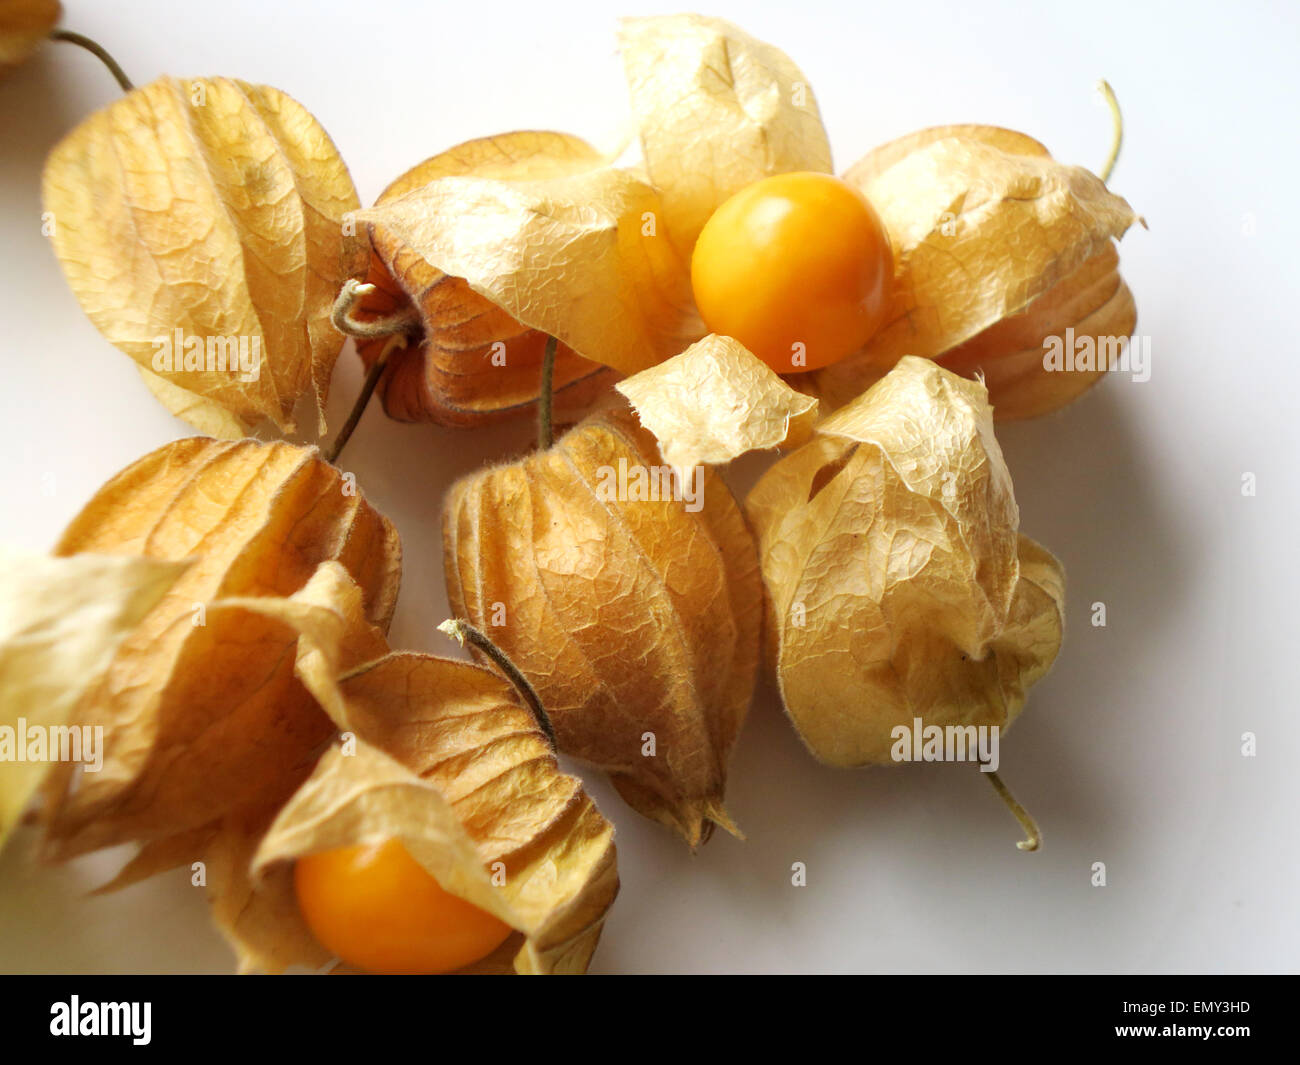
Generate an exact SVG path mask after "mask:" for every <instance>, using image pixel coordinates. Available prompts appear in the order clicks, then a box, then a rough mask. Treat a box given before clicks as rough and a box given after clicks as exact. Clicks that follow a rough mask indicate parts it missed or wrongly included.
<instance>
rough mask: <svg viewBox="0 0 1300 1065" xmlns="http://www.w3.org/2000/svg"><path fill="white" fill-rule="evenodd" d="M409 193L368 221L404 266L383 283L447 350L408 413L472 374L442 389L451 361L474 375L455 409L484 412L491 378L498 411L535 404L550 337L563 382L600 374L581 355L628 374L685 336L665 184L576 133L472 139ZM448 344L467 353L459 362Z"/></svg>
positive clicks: (375, 243)
mask: <svg viewBox="0 0 1300 1065" xmlns="http://www.w3.org/2000/svg"><path fill="white" fill-rule="evenodd" d="M448 156H450V158H448ZM421 178H423V179H424V180H423V181H422V183H420V184H418V185H417V184H415V183H416V182H417V181H418V180H420V179H421ZM396 191H397V193H398V194H396V195H391V194H386V197H385V199H384V200H383V201H382V202H380V203H379V204H377V205H376V206H374V207H372V208H368V209H367V210H364V211H361V212H359V213H358V216H357V217H358V219H359V221H360V223H361V225H362V226H364V228H365V232H366V234H367V235H368V237H369V240H370V246H371V249H372V250H373V252H374V256H375V259H377V260H378V263H379V265H380V266H382V269H383V271H385V272H386V273H387V274H388V275H389V279H388V280H385V279H384V278H383V277H382V275H380V276H379V278H378V283H380V285H381V287H383V288H385V289H386V290H387V291H388V292H389V293H390V294H392V295H396V293H397V290H399V289H400V293H401V297H402V298H403V299H404V300H406V301H409V303H412V304H414V305H415V307H416V308H417V309H418V310H419V312H420V328H421V331H422V334H423V337H424V338H425V339H426V340H432V341H433V343H434V345H435V350H434V351H433V352H431V353H429V354H431V355H433V356H434V364H433V368H432V369H430V368H429V366H428V365H426V366H425V368H424V370H423V382H424V383H423V385H422V386H421V387H422V388H423V390H424V392H426V393H427V395H425V396H420V395H419V394H418V392H419V390H418V389H417V390H416V391H417V395H416V399H415V400H414V401H412V400H411V399H410V398H409V397H407V398H405V399H403V400H401V402H403V403H404V406H403V407H400V408H398V409H400V410H402V411H404V412H405V414H406V415H407V416H409V415H410V414H411V413H412V412H426V411H427V409H429V408H430V407H431V406H438V405H445V404H443V402H442V400H441V399H440V398H439V394H437V393H435V391H434V389H435V388H439V389H443V390H445V389H446V388H448V387H451V386H455V385H456V384H457V383H456V382H455V381H450V382H449V381H446V380H443V381H441V383H439V380H440V379H439V378H438V375H439V374H444V370H443V369H442V368H440V367H441V366H442V365H443V364H446V366H448V367H449V370H448V371H447V372H452V373H453V374H454V375H460V376H464V375H470V376H472V377H473V378H475V379H474V380H469V381H465V382H460V386H463V392H462V393H459V394H457V395H456V397H454V403H455V405H456V409H459V410H470V411H471V412H472V411H473V407H472V404H473V403H474V402H476V401H475V398H474V397H475V396H476V395H478V392H479V391H481V390H483V389H484V388H488V389H490V392H489V397H488V398H487V399H486V400H478V401H477V402H480V403H486V404H487V409H489V410H494V411H497V412H504V411H508V410H510V409H512V408H515V407H520V406H522V405H526V404H527V403H529V402H533V401H535V400H536V396H537V385H538V375H537V374H536V373H535V372H531V371H532V368H533V367H535V365H536V363H537V361H538V359H539V358H540V353H541V348H542V346H543V344H544V342H545V337H546V335H551V336H554V337H556V339H557V340H558V341H559V343H560V344H561V345H562V346H563V347H562V348H561V354H562V355H563V356H564V362H563V366H562V368H563V369H564V373H563V375H562V376H561V379H560V385H561V387H563V386H564V385H566V384H569V383H572V382H573V381H574V380H577V379H578V378H580V377H585V376H587V375H588V374H590V373H592V372H593V369H594V367H592V366H590V365H588V364H584V363H583V362H582V361H575V357H577V356H580V357H581V359H582V360H591V361H594V362H598V363H603V364H604V365H606V366H611V367H613V368H614V369H616V370H619V371H620V372H625V373H626V372H634V371H636V370H640V369H644V368H645V367H646V366H651V365H653V364H654V363H656V362H659V361H661V360H662V359H665V358H667V357H668V356H669V355H672V354H674V353H676V352H678V351H680V350H681V349H682V347H683V346H684V343H685V341H684V338H686V337H687V336H688V335H689V331H690V329H691V327H692V319H693V311H692V308H691V297H690V285H689V280H688V277H687V271H686V268H685V264H684V263H683V262H682V261H681V260H680V258H679V257H678V256H677V254H676V253H675V252H674V250H673V248H672V245H671V244H670V243H669V241H668V239H667V237H666V236H665V235H664V234H663V232H662V226H661V225H658V224H657V222H656V220H657V219H659V217H660V216H661V214H662V206H661V204H660V200H659V194H658V193H657V192H656V191H655V190H654V189H653V188H652V187H651V186H650V185H648V184H647V183H646V182H645V181H644V180H642V179H641V178H640V177H639V176H638V175H637V174H636V173H634V172H633V171H631V170H627V169H623V168H618V167H611V166H608V165H605V162H604V160H603V159H602V157H600V156H599V155H598V153H596V152H595V150H594V149H592V148H591V147H590V146H589V145H586V144H584V143H583V142H582V141H580V140H578V139H577V138H575V137H570V136H567V135H565V134H559V133H535V132H524V133H510V134H504V135H502V136H499V137H492V138H489V139H486V140H483V141H476V142H470V143H469V144H466V145H461V146H459V147H458V148H455V149H452V151H451V152H450V153H445V154H444V155H443V156H436V157H435V158H434V159H432V160H430V161H429V162H428V163H425V164H422V165H421V167H417V168H416V171H415V172H413V173H412V175H408V176H407V177H406V178H404V179H402V180H401V182H399V185H398V186H397V190H396ZM391 192H392V190H390V193H391ZM372 268H373V263H372ZM373 306H374V305H373V304H372V307H373ZM381 309H382V308H381ZM512 341H513V354H514V355H515V362H513V363H512V362H511V358H510V356H511V354H512V348H511V342H512ZM497 343H503V344H505V345H506V348H505V365H504V366H500V365H493V364H492V362H491V356H492V353H493V345H495V344H497ZM439 351H441V352H442V353H443V354H442V355H439V354H438V352H439ZM497 351H498V354H499V353H500V349H497ZM448 352H450V353H453V354H455V353H460V354H459V356H458V361H454V363H447V360H446V358H445V357H444V356H445V355H446V353H448ZM414 357H415V356H412V358H414ZM428 357H429V355H426V359H427V358H428ZM407 372H408V373H410V372H412V371H409V370H408V371H407ZM431 374H432V375H433V376H432V377H431ZM431 381H433V382H434V384H433V386H432V387H431V385H430V382H431ZM604 383H605V384H608V379H606V380H605V382H604ZM390 387H391V386H390ZM408 387H409V386H408ZM498 393H500V395H499V397H498ZM396 402H397V400H395V403H396Z"/></svg>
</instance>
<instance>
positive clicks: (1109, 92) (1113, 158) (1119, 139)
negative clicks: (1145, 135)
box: [1097, 80, 1124, 183]
mask: <svg viewBox="0 0 1300 1065" xmlns="http://www.w3.org/2000/svg"><path fill="white" fill-rule="evenodd" d="M1097 91H1098V92H1100V93H1101V95H1102V99H1104V100H1105V101H1106V106H1107V107H1109V108H1110V119H1111V123H1112V124H1113V126H1114V132H1113V134H1112V138H1111V143H1110V155H1108V156H1107V157H1106V162H1105V163H1104V164H1102V168H1101V170H1100V171H1099V173H1098V176H1099V177H1100V178H1101V180H1102V182H1103V183H1105V182H1108V181H1110V175H1111V174H1112V173H1113V172H1114V170H1115V163H1116V162H1117V161H1118V160H1119V150H1120V147H1121V146H1122V145H1123V143H1124V116H1123V115H1122V114H1120V110H1119V97H1117V96H1116V95H1115V90H1114V89H1112V88H1111V87H1110V82H1108V81H1105V80H1102V81H1099V82H1097Z"/></svg>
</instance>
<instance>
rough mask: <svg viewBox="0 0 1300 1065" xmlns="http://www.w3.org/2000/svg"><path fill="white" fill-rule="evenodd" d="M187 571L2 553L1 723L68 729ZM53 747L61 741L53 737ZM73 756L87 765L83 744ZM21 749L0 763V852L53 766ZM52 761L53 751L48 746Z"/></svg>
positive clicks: (169, 565)
mask: <svg viewBox="0 0 1300 1065" xmlns="http://www.w3.org/2000/svg"><path fill="white" fill-rule="evenodd" d="M187 568H188V563H186V562H160V561H155V560H153V559H148V558H113V557H109V556H105V555H77V556H74V557H72V558H58V559H56V558H49V557H48V556H45V555H37V554H32V553H29V552H24V551H15V550H11V549H9V548H6V547H0V585H2V586H3V588H4V595H3V596H0V677H3V678H4V683H3V685H2V686H0V727H4V728H6V729H12V730H13V734H12V736H11V739H12V740H13V742H14V744H15V748H16V744H17V735H18V731H19V730H20V729H23V730H24V731H25V732H26V733H27V734H30V733H31V732H32V731H34V730H35V729H42V730H45V735H47V737H48V736H49V735H50V732H49V730H52V729H60V728H66V727H67V726H69V725H71V724H72V721H73V717H74V713H75V710H76V707H77V705H78V703H79V702H80V701H81V698H82V696H83V695H84V694H85V692H86V690H87V689H88V688H90V687H92V686H93V685H95V684H96V683H98V681H99V679H100V678H101V677H102V676H103V674H104V672H105V670H107V669H108V667H109V664H110V663H111V662H112V660H113V656H114V655H115V654H116V652H117V650H118V648H119V647H120V646H121V643H122V641H123V639H125V638H126V636H127V634H128V633H130V632H131V630H132V629H133V628H134V627H135V626H136V624H137V623H138V622H139V621H140V619H141V618H142V617H144V616H145V614H147V613H148V612H149V611H150V610H151V609H153V607H154V606H155V604H157V602H158V601H159V599H161V598H162V597H163V595H164V594H166V592H167V589H168V588H170V587H171V586H172V585H173V584H174V583H175V582H176V580H177V579H178V578H179V577H180V576H181V574H183V573H184V572H185V570H186V569H187ZM56 743H58V741H56ZM69 752H70V753H72V754H74V755H77V756H79V757H81V758H82V761H83V763H86V762H87V761H88V760H90V759H91V755H90V752H89V751H88V750H87V749H86V748H85V747H84V745H83V743H82V742H81V741H80V740H79V741H78V742H76V743H75V745H73V744H71V741H69ZM24 753H25V752H20V751H18V750H17V749H15V750H13V751H11V752H9V753H8V756H7V757H5V758H4V759H3V760H0V848H3V847H4V844H5V840H6V839H7V838H8V836H9V833H10V832H11V831H12V829H13V827H14V825H16V824H17V823H18V820H19V818H20V817H21V815H22V813H23V810H24V808H25V807H26V805H27V801H28V799H29V798H30V797H31V795H32V793H33V792H34V791H35V790H36V787H37V786H38V785H39V784H40V781H41V779H42V778H43V777H44V776H45V773H46V771H47V770H48V769H49V768H50V765H51V764H52V763H51V762H50V761H28V760H26V759H25V758H24V757H23V755H24ZM46 753H47V755H50V756H53V754H54V751H53V749H52V748H50V747H47V748H46Z"/></svg>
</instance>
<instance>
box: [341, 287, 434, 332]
mask: <svg viewBox="0 0 1300 1065" xmlns="http://www.w3.org/2000/svg"><path fill="white" fill-rule="evenodd" d="M374 291H375V286H374V285H363V284H362V283H361V282H360V281H357V280H355V279H352V278H349V279H348V280H347V281H344V282H343V287H342V288H341V289H339V294H338V296H336V297H335V299H334V306H333V307H331V308H330V324H331V325H332V326H334V328H335V329H337V330H338V331H339V332H340V333H342V334H344V335H345V336H350V337H356V338H357V339H359V340H374V339H376V338H377V337H388V336H392V335H393V334H394V333H410V332H414V331H415V330H416V329H417V328H418V327H419V325H420V312H419V311H417V310H416V309H415V308H414V307H403V308H402V309H401V310H400V311H394V312H393V313H392V314H389V315H386V316H384V317H382V318H373V319H371V320H370V321H368V322H362V321H358V320H357V319H356V318H353V317H352V312H353V311H354V310H355V309H356V306H357V304H358V303H360V302H361V297H362V296H368V295H370V293H372V292H374Z"/></svg>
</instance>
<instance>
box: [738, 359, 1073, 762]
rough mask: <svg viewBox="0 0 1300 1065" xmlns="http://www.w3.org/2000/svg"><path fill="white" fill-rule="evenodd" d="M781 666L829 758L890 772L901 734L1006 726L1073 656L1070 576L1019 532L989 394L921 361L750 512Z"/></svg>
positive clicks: (802, 724)
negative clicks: (1067, 613) (1059, 659)
mask: <svg viewBox="0 0 1300 1065" xmlns="http://www.w3.org/2000/svg"><path fill="white" fill-rule="evenodd" d="M746 511H747V513H748V514H749V517H750V520H751V521H752V523H753V525H754V528H755V530H756V531H757V533H758V537H759V551H760V555H761V558H762V566H763V578H764V581H765V584H766V586H767V595H768V610H769V613H768V617H769V627H768V633H769V643H768V652H769V655H770V659H771V664H772V666H773V669H774V673H775V677H776V681H777V685H778V688H779V690H780V693H781V698H782V700H783V702H784V704H785V708H786V712H787V713H788V714H789V716H790V719H791V721H792V722H793V723H794V726H795V728H796V729H797V730H798V732H799V735H800V736H801V737H802V738H803V740H804V742H805V743H806V744H807V745H808V747H809V749H810V750H811V751H812V753H813V754H814V755H816V757H817V758H819V759H821V760H822V761H824V762H828V763H830V764H832V765H838V766H857V765H865V764H875V765H885V764H891V762H892V758H891V753H890V749H891V746H892V745H893V743H894V738H893V737H892V736H891V730H892V729H893V728H895V727H896V726H904V727H906V728H908V729H909V730H910V729H911V728H912V723H913V719H914V718H918V717H919V718H921V719H922V721H923V723H924V725H925V726H930V725H937V726H940V727H945V726H948V725H990V726H992V725H996V726H999V727H1000V728H1002V729H1005V728H1007V727H1008V726H1009V725H1010V724H1011V723H1012V722H1013V721H1014V720H1015V718H1016V716H1017V715H1018V714H1019V713H1020V711H1021V709H1022V707H1023V706H1024V702H1025V692H1026V689H1027V688H1028V687H1029V686H1030V685H1031V684H1033V683H1034V682H1035V681H1036V680H1038V679H1039V678H1040V677H1041V676H1043V674H1045V673H1046V672H1047V670H1048V668H1049V667H1050V666H1051V664H1052V661H1053V660H1054V659H1055V657H1056V654H1057V651H1058V650H1059V649H1060V644H1061V638H1062V632H1063V624H1064V614H1063V609H1064V586H1065V578H1064V573H1063V571H1062V569H1061V566H1060V563H1059V562H1057V561H1056V559H1054V558H1053V557H1052V556H1051V555H1050V554H1048V553H1047V552H1046V551H1045V550H1043V548H1041V547H1040V546H1038V545H1037V544H1036V543H1034V542H1033V541H1032V540H1030V539H1028V538H1027V537H1024V536H1021V535H1020V534H1019V532H1018V527H1019V510H1018V508H1017V507H1016V502H1015V497H1014V495H1013V493H1012V486H1011V476H1010V473H1009V472H1008V471H1007V467H1006V464H1005V462H1004V461H1003V458H1002V452H1001V449H1000V448H999V447H998V443H997V440H996V439H995V438H994V435H993V415H992V410H991V408H990V407H989V403H988V396H987V394H986V392H985V390H984V389H983V388H982V387H981V386H980V385H979V384H978V383H976V382H973V381H968V380H966V379H965V378H962V377H958V376H956V375H955V374H952V373H950V372H948V371H947V370H944V369H942V368H940V367H938V366H936V365H935V364H934V363H933V362H930V361H928V360H925V359H920V358H905V359H903V360H902V361H901V362H899V363H898V365H897V366H896V367H895V368H894V370H893V371H892V372H891V373H889V374H888V375H887V376H886V377H885V378H884V379H883V380H881V381H880V382H878V383H877V384H876V385H874V386H873V387H872V388H871V389H870V390H869V391H867V392H866V393H865V394H863V395H862V396H861V397H859V398H858V399H857V400H856V401H854V402H853V403H851V404H849V405H848V406H846V407H844V408H842V409H841V410H839V411H837V412H836V413H835V414H834V415H832V416H831V417H830V418H828V419H826V420H825V421H824V422H823V423H821V424H820V425H819V426H818V429H817V433H816V435H815V436H814V438H813V439H812V440H811V441H810V442H809V443H807V444H805V445H804V446H803V447H801V448H799V449H797V450H796V451H794V452H793V453H791V454H790V455H788V456H786V457H785V458H783V459H781V460H780V461H779V462H777V464H776V465H775V466H773V467H772V468H771V469H770V470H769V471H768V472H767V474H765V475H764V476H763V478H762V479H760V480H759V482H758V483H757V484H756V485H755V487H754V489H753V491H752V492H751V493H750V495H749V497H748V499H747V500H746Z"/></svg>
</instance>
